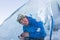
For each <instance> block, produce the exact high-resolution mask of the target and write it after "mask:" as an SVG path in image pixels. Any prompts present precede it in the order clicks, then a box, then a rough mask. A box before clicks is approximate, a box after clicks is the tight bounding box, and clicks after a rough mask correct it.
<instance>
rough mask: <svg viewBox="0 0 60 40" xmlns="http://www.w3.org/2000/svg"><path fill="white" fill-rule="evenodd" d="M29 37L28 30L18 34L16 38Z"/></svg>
mask: <svg viewBox="0 0 60 40" xmlns="http://www.w3.org/2000/svg"><path fill="white" fill-rule="evenodd" d="M26 37H29V33H28V32H23V33H22V34H21V35H20V36H18V38H19V39H20V40H21V39H22V40H24V38H26Z"/></svg>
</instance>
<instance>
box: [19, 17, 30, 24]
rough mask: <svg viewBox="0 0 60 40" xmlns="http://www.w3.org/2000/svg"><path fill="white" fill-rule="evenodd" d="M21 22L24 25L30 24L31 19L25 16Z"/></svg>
mask: <svg viewBox="0 0 60 40" xmlns="http://www.w3.org/2000/svg"><path fill="white" fill-rule="evenodd" d="M20 23H21V24H23V25H28V24H29V21H28V19H27V18H26V17H25V18H23V19H21V20H20Z"/></svg>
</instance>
